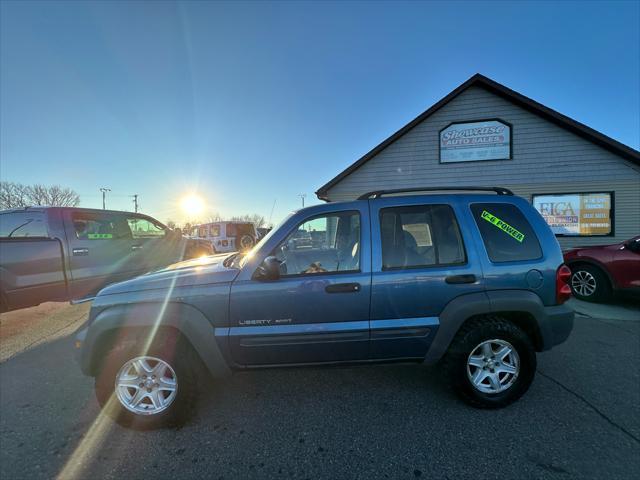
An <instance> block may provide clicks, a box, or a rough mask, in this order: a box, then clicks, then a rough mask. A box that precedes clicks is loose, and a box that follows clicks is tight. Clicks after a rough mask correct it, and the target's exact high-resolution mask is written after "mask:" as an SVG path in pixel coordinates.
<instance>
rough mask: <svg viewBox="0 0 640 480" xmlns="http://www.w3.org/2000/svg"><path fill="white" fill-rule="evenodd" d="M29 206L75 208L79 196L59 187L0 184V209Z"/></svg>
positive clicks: (68, 189) (78, 202) (78, 203)
mask: <svg viewBox="0 0 640 480" xmlns="http://www.w3.org/2000/svg"><path fill="white" fill-rule="evenodd" d="M31 205H37V206H48V207H77V206H78V205H80V196H79V195H78V194H77V193H76V192H75V191H73V190H72V189H70V188H66V187H61V186H60V185H51V186H46V185H42V184H35V185H23V184H21V183H14V182H0V209H8V208H22V207H28V206H31Z"/></svg>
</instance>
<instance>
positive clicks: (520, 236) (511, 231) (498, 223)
mask: <svg viewBox="0 0 640 480" xmlns="http://www.w3.org/2000/svg"><path fill="white" fill-rule="evenodd" d="M482 218H483V219H485V220H486V221H487V222H489V223H490V224H491V225H493V226H494V227H497V228H499V229H500V230H502V231H503V232H504V233H506V234H507V235H509V236H510V237H513V238H514V239H516V240H517V241H518V242H520V243H522V241H523V240H524V233H522V232H520V231H518V230H517V229H516V228H514V227H512V226H511V225H509V224H508V223H507V222H503V221H502V220H500V219H499V218H498V217H496V216H495V215H492V214H490V213H489V212H487V211H486V210H483V211H482Z"/></svg>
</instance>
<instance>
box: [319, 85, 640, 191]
mask: <svg viewBox="0 0 640 480" xmlns="http://www.w3.org/2000/svg"><path fill="white" fill-rule="evenodd" d="M470 87H481V88H484V89H485V90H487V91H489V92H491V93H493V94H495V95H498V96H499V97H502V98H505V99H507V100H509V101H510V102H512V103H514V104H516V105H518V106H519V107H522V108H524V109H525V110H528V111H530V112H532V113H534V114H536V115H538V116H540V117H542V118H544V119H546V120H548V121H550V122H552V123H554V124H556V125H558V126H560V127H562V128H564V129H566V130H569V131H570V132H572V133H574V134H576V135H578V136H580V137H582V138H585V139H586V140H589V141H591V142H593V143H595V144H596V145H599V146H600V147H603V148H605V149H606V150H609V151H610V152H613V153H615V154H617V155H620V156H621V157H623V158H624V159H626V160H630V161H631V162H633V163H635V164H636V165H640V152H639V151H638V150H635V149H633V148H631V147H629V146H627V145H625V144H623V143H621V142H618V141H617V140H614V139H613V138H611V137H608V136H607V135H605V134H603V133H600V132H598V131H597V130H594V129H593V128H591V127H588V126H587V125H585V124H583V123H580V122H578V121H577V120H574V119H572V118H570V117H567V116H566V115H563V114H562V113H560V112H557V111H555V110H553V109H551V108H549V107H546V106H544V105H542V104H541V103H538V102H536V101H535V100H533V99H531V98H529V97H526V96H524V95H522V94H521V93H518V92H516V91H515V90H511V89H510V88H508V87H505V86H504V85H502V84H501V83H498V82H496V81H495V80H491V79H490V78H488V77H485V76H484V75H482V74H480V73H476V74H475V75H473V76H472V77H471V78H469V79H468V80H467V81H466V82H464V83H463V84H461V85H460V86H458V87H457V88H456V89H454V90H453V91H451V92H450V93H449V94H448V95H446V96H445V97H443V98H441V99H440V100H439V101H438V102H436V103H434V104H433V105H432V106H431V107H429V108H428V109H427V110H425V111H424V112H422V113H421V114H420V115H418V116H417V117H416V118H414V119H413V120H411V121H410V122H409V123H407V124H406V125H405V126H404V127H402V128H401V129H400V130H398V131H397V132H395V133H394V134H393V135H391V136H390V137H388V138H387V139H386V140H383V141H382V142H381V143H380V144H378V145H377V146H375V147H374V148H373V149H372V150H370V151H369V152H367V153H366V154H365V155H363V156H362V157H360V158H359V159H358V160H357V161H355V162H354V163H353V164H351V165H349V166H348V167H347V168H346V169H344V170H343V171H342V172H340V173H339V174H338V175H337V176H335V177H334V178H332V179H331V180H329V181H328V182H327V183H325V184H324V185H323V186H322V187H320V188H319V189H318V190H317V191H316V192H315V193H316V195H317V196H318V198H319V199H320V200H328V198H327V193H328V190H329V189H330V188H332V187H334V186H335V185H336V184H337V183H338V182H340V181H341V180H342V179H344V178H345V177H346V176H348V175H350V174H351V173H353V172H354V171H355V170H357V169H358V168H360V167H361V166H362V165H363V164H365V163H366V162H368V161H369V160H370V159H371V158H373V157H374V156H376V155H377V154H378V153H380V152H381V151H382V150H384V149H385V148H387V147H388V146H389V145H391V144H392V143H393V142H395V141H396V140H398V139H399V138H400V137H402V136H403V135H404V134H406V133H407V132H409V131H410V130H411V129H413V128H414V127H415V126H417V125H418V124H420V123H421V122H423V121H424V120H426V119H427V118H429V117H430V116H431V115H433V114H434V113H435V112H437V111H438V110H440V108H442V107H443V106H445V105H446V104H448V103H449V102H450V101H451V100H453V99H455V98H456V97H457V96H458V95H460V94H461V93H462V92H464V91H465V90H467V89H468V88H470Z"/></svg>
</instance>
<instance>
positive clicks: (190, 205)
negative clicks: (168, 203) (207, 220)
mask: <svg viewBox="0 0 640 480" xmlns="http://www.w3.org/2000/svg"><path fill="white" fill-rule="evenodd" d="M180 206H181V207H182V211H183V212H184V213H185V214H186V215H187V216H189V217H196V216H198V215H200V214H201V213H202V212H204V207H205V203H204V200H203V199H202V197H200V196H199V195H197V194H195V193H190V194H188V195H186V196H185V197H184V198H183V199H182V200H181V201H180Z"/></svg>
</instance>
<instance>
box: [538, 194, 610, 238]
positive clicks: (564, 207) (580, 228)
mask: <svg viewBox="0 0 640 480" xmlns="http://www.w3.org/2000/svg"><path fill="white" fill-rule="evenodd" d="M611 200H612V199H611V193H569V194H554V195H534V196H533V206H534V207H535V209H536V210H538V212H540V215H542V217H543V218H544V219H545V221H546V222H547V224H549V226H550V227H551V230H552V231H553V233H555V234H556V235H586V236H589V235H611V233H612V228H611V204H612V202H611Z"/></svg>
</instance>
